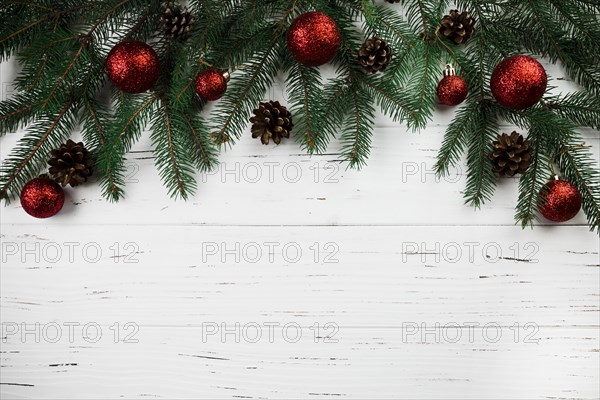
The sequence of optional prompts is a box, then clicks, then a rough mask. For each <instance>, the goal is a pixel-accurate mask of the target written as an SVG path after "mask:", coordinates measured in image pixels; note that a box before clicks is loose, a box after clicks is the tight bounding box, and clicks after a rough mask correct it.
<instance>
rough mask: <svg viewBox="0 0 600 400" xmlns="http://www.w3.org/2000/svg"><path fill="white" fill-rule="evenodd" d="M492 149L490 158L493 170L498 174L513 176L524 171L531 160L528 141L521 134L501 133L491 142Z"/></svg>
mask: <svg viewBox="0 0 600 400" xmlns="http://www.w3.org/2000/svg"><path fill="white" fill-rule="evenodd" d="M492 145H493V146H494V151H493V152H492V154H490V158H491V159H492V162H493V164H494V171H495V172H497V173H498V174H500V176H515V174H522V173H524V172H525V171H526V170H527V168H528V167H529V164H530V162H531V161H530V160H531V149H530V147H529V146H530V142H529V140H528V139H525V138H523V135H521V134H519V133H517V132H514V131H513V132H512V133H511V134H510V135H508V134H506V133H503V134H502V135H498V137H497V138H496V140H494V141H493V142H492Z"/></svg>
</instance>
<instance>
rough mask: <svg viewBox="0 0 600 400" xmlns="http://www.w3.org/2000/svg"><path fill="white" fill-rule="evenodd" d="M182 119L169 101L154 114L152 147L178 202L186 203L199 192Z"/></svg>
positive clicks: (159, 170)
mask: <svg viewBox="0 0 600 400" xmlns="http://www.w3.org/2000/svg"><path fill="white" fill-rule="evenodd" d="M182 125H185V122H182V119H181V118H180V115H178V114H172V113H171V110H170V109H169V107H168V103H167V102H166V101H165V100H161V107H160V108H159V109H158V110H157V111H156V112H155V113H154V117H153V120H152V135H151V139H152V143H153V146H154V164H155V165H156V168H157V169H158V173H159V175H160V177H161V179H162V181H163V183H164V184H165V186H166V187H167V189H168V191H169V195H170V196H171V197H173V198H175V199H177V198H181V199H183V200H186V199H187V198H188V196H189V195H190V194H192V193H193V192H194V191H195V190H196V181H195V179H194V177H193V173H194V171H193V166H192V164H191V160H190V158H189V157H188V155H189V151H188V148H187V145H188V143H189V142H188V141H187V140H185V139H184V138H183V136H182V132H183V130H182V129H181V128H182Z"/></svg>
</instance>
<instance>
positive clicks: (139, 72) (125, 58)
mask: <svg viewBox="0 0 600 400" xmlns="http://www.w3.org/2000/svg"><path fill="white" fill-rule="evenodd" d="M106 73H107V74H108V77H109V78H110V80H111V81H112V83H114V84H115V86H116V87H118V88H119V89H120V90H122V91H124V92H127V93H141V92H145V91H146V90H148V89H150V88H151V87H152V86H154V84H155V83H156V81H157V80H158V77H159V75H160V64H159V60H158V55H157V54H156V52H155V51H154V49H152V47H150V46H148V45H147V44H146V43H144V42H140V41H137V40H134V41H128V42H121V43H119V44H118V45H116V46H115V47H113V48H112V50H111V51H110V53H108V57H107V58H106Z"/></svg>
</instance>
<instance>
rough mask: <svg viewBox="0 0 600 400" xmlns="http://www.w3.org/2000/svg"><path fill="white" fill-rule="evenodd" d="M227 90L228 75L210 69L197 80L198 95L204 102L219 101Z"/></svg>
mask: <svg viewBox="0 0 600 400" xmlns="http://www.w3.org/2000/svg"><path fill="white" fill-rule="evenodd" d="M226 90H227V75H223V74H221V73H219V71H217V70H214V69H210V70H207V71H204V72H202V73H201V74H200V75H199V76H198V79H196V93H198V96H200V97H201V98H202V99H204V100H209V101H215V100H219V99H220V98H221V96H223V93H225V91H226Z"/></svg>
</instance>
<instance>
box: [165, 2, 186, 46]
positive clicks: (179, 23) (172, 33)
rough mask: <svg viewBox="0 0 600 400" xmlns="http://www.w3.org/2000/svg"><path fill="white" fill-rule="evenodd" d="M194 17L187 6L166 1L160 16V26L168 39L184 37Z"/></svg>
mask: <svg viewBox="0 0 600 400" xmlns="http://www.w3.org/2000/svg"><path fill="white" fill-rule="evenodd" d="M193 22H194V17H192V13H191V12H190V11H189V10H188V8H187V7H183V6H181V5H180V4H177V5H174V4H172V3H167V5H166V6H165V9H164V11H163V15H162V17H160V26H161V27H162V30H163V32H164V34H165V36H167V37H168V38H169V39H172V40H177V39H180V38H184V37H185V36H187V34H188V33H189V32H190V27H191V25H192V23H193Z"/></svg>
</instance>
